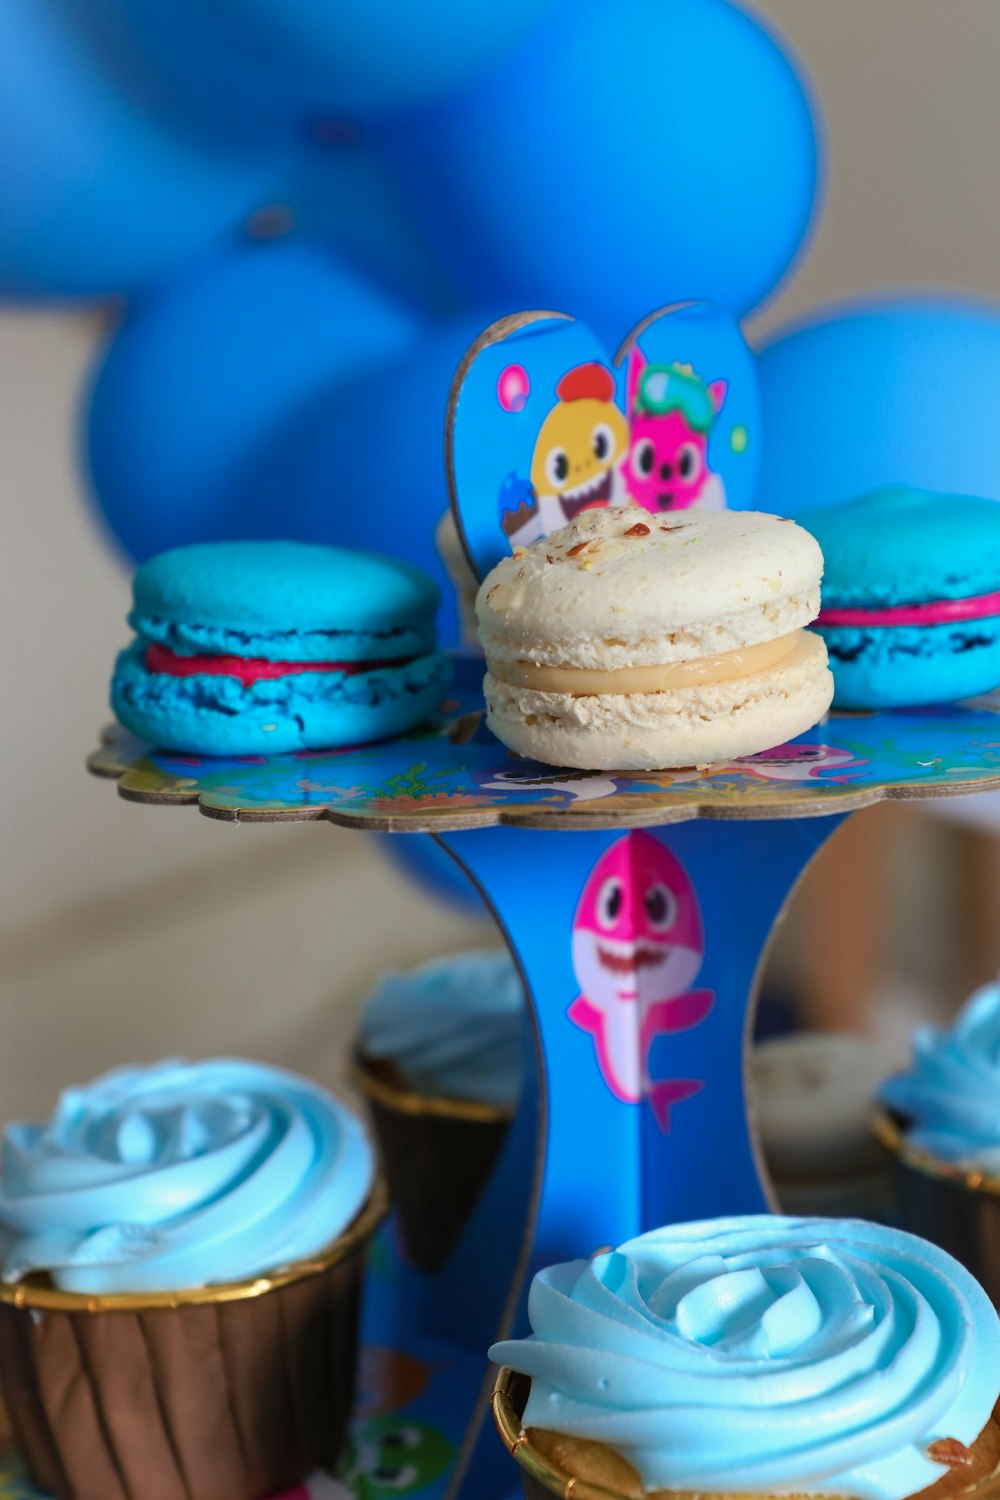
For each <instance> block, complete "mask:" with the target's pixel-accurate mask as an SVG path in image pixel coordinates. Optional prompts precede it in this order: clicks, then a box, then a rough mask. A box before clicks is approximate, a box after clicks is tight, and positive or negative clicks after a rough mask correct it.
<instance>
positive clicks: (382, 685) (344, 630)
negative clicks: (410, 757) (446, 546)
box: [111, 542, 451, 755]
mask: <svg viewBox="0 0 1000 1500" xmlns="http://www.w3.org/2000/svg"><path fill="white" fill-rule="evenodd" d="M133 597H134V607H133V609H132V612H131V613H130V615H129V624H130V625H131V626H132V629H133V630H134V631H135V634H136V639H135V641H134V642H133V644H132V645H131V646H129V647H127V648H126V649H125V650H124V651H123V652H121V654H120V655H119V657H118V660H117V662H116V664H115V671H114V677H113V679H112V683H111V706H112V708H113V709H114V711H115V714H116V715H117V717H118V719H119V720H120V721H121V723H122V724H124V725H125V727H126V728H127V729H130V730H132V732H133V733H134V734H137V735H139V736H140V738H142V739H145V740H149V741H151V742H152V743H153V744H155V745H161V746H164V747H168V748H170V749H173V750H185V751H189V752H191V753H193V754H197V755H260V754H266V755H270V754H278V753H281V752H284V751H290V750H321V749H327V748H335V747H337V746H341V745H354V744H365V743H369V742H371V741H372V740H380V739H386V738H389V737H390V736H392V735H397V734H402V733H403V732H404V731H406V730H408V729H412V728H413V727H414V726H415V725H417V724H419V723H420V722H421V720H423V719H425V718H426V717H427V716H428V715H429V714H431V713H433V711H434V710H435V708H436V707H437V705H438V704H439V703H440V701H441V698H442V697H443V696H444V694H445V693H446V691H447V689H448V685H449V682H450V679H451V662H450V660H449V658H448V657H447V656H445V655H444V654H443V653H442V652H440V651H438V650H437V648H436V638H435V632H434V615H435V611H436V609H437V606H438V602H439V595H438V590H437V587H436V585H435V584H434V582H433V580H432V579H430V578H429V577H428V576H427V575H426V574H425V573H423V572H421V570H420V569H419V568H416V567H414V566H413V565H412V564H410V563H407V562H402V561H400V560H398V559H396V558H390V557H382V556H379V555H377V554H376V553H372V552H349V551H346V550H344V549H342V548H339V547H319V546H311V545H308V544H306V543H303V542H208V543H204V544H202V545H198V546H193V547H178V548H177V549H175V550H174V551H172V552H164V553H161V554H160V556H158V557H154V558H151V559H150V561H149V562H147V563H144V564H143V565H142V567H140V568H139V570H138V572H137V573H136V576H135V582H134V586H133Z"/></svg>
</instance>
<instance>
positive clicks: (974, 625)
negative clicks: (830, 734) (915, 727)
mask: <svg viewBox="0 0 1000 1500" xmlns="http://www.w3.org/2000/svg"><path fill="white" fill-rule="evenodd" d="M815 628H816V629H817V630H818V633H819V634H820V635H822V636H823V638H824V640H825V641H826V644H827V649H828V651H829V653H830V667H831V670H832V672H833V677H834V683H835V685H836V686H835V691H834V700H833V701H834V706H835V707H837V708H917V707H920V706H922V705H924V704H933V703H955V702H958V701H959V700H960V699H962V698H975V697H977V696H978V695H979V694H980V693H988V692H992V690H993V689H994V688H996V687H998V686H1000V617H995V616H993V617H990V618H988V619H983V620H969V621H966V622H963V623H961V624H947V625H919V626H918V625H883V626H871V627H869V628H862V627H860V626H854V625H852V626H845V625H836V626H834V625H828V626H819V627H815Z"/></svg>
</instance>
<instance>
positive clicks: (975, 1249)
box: [875, 1112, 1000, 1308]
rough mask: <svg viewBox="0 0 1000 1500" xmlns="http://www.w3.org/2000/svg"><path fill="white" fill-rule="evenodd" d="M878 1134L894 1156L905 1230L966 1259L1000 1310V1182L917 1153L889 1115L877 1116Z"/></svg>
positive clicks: (895, 1180) (894, 1179) (897, 1200)
mask: <svg viewBox="0 0 1000 1500" xmlns="http://www.w3.org/2000/svg"><path fill="white" fill-rule="evenodd" d="M875 1133H876V1135H877V1136H878V1138H879V1140H880V1141H881V1142H882V1144H883V1145H884V1146H885V1147H886V1149H887V1150H888V1151H889V1152H890V1153H891V1156H892V1163H893V1186H894V1189H895V1199H896V1207H897V1210H898V1213H899V1219H900V1223H901V1225H902V1227H903V1228H904V1229H909V1230H910V1231H911V1232H912V1233H914V1234H919V1235H922V1236H923V1238H924V1239H926V1240H930V1241H931V1242H932V1244H935V1245H940V1246H941V1249H942V1250H947V1251H948V1253H949V1254H950V1255H953V1256H954V1257H955V1259H956V1260H958V1261H961V1263H962V1265H963V1266H965V1267H967V1269H968V1270H970V1271H971V1272H972V1274H973V1276H975V1278H976V1280H977V1281H979V1282H980V1284H981V1285H982V1286H983V1287H984V1288H985V1290H986V1291H987V1292H988V1293H989V1295H990V1297H991V1298H992V1299H993V1303H994V1305H995V1306H996V1307H997V1308H1000V1181H997V1180H996V1179H991V1178H985V1177H984V1176H983V1173H982V1172H977V1171H974V1170H972V1171H969V1170H963V1169H962V1168H960V1167H952V1166H949V1165H947V1164H946V1163H942V1162H937V1161H935V1160H934V1159H933V1158H932V1157H929V1156H927V1155H926V1154H924V1153H922V1152H919V1151H914V1150H912V1149H911V1148H909V1147H908V1146H907V1141H906V1135H905V1132H904V1129H903V1128H902V1122H900V1121H898V1120H896V1119H894V1118H893V1117H892V1116H891V1115H889V1114H886V1113H883V1112H880V1113H879V1114H878V1115H877V1116H876V1118H875Z"/></svg>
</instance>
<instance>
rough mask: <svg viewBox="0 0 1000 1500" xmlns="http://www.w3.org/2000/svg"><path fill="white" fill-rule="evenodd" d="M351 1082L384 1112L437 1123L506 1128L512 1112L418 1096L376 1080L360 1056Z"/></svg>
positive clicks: (390, 1082) (400, 1086)
mask: <svg viewBox="0 0 1000 1500" xmlns="http://www.w3.org/2000/svg"><path fill="white" fill-rule="evenodd" d="M350 1082H351V1084H352V1085H353V1087H354V1088H355V1089H356V1090H357V1091H358V1093H359V1094H363V1095H364V1096H365V1098H366V1099H369V1100H371V1101H372V1102H374V1103H377V1104H381V1105H382V1106H383V1107H384V1108H385V1109H394V1110H396V1111H397V1112H398V1113H399V1114H404V1115H414V1116H419V1115H425V1116H429V1117H431V1118H432V1119H437V1120H458V1121H460V1122H461V1123H462V1124H464V1125H507V1124H509V1123H510V1121H511V1120H512V1119H513V1117H514V1111H513V1110H512V1109H502V1108H500V1106H499V1105H496V1104H483V1103H482V1102H481V1101H480V1100H476V1099H448V1098H445V1097H444V1096H443V1095H438V1094H418V1093H417V1092H416V1091H415V1090H414V1089H411V1088H408V1087H407V1086H406V1085H405V1084H403V1083H399V1082H396V1081H395V1080H391V1079H388V1078H382V1077H379V1075H378V1074H377V1073H374V1072H373V1071H372V1068H371V1065H370V1064H369V1063H368V1062H367V1061H366V1060H365V1058H363V1057H362V1056H361V1055H360V1054H359V1053H355V1056H354V1060H353V1063H352V1065H351V1073H350Z"/></svg>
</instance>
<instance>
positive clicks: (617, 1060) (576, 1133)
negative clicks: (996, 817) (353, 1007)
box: [89, 659, 1000, 1500]
mask: <svg viewBox="0 0 1000 1500" xmlns="http://www.w3.org/2000/svg"><path fill="white" fill-rule="evenodd" d="M481 672H482V667H481V664H480V663H478V662H476V661H474V660H471V659H461V660H459V661H458V662H457V672H456V689H455V693H454V697H453V699H452V700H451V701H450V702H449V703H448V704H447V705H446V706H445V709H444V712H443V714H442V717H441V719H440V721H439V723H438V724H436V725H434V726H431V727H430V728H425V729H423V730H421V731H418V732H415V733H413V734H411V735H408V736H406V737H404V738H402V739H399V740H395V741H392V742H389V743H386V744H382V745H377V746H368V747H365V748H361V749H352V750H344V751H339V752H322V753H316V752H303V753H300V754H292V755H284V756H276V757H273V758H270V759H267V758H260V757H247V758H234V759H227V760H209V759H205V758H201V757H194V756H183V755H178V754H174V753H169V752H164V751H160V750H155V749H150V748H149V747H148V746H144V745H141V744H139V743H137V742H136V741H134V740H131V739H129V738H128V737H127V736H125V735H124V734H123V733H122V732H121V731H118V730H113V731H111V732H109V734H108V735H107V736H106V738H105V741H104V744H103V745H102V747H101V748H100V749H99V750H98V751H97V752H96V753H95V754H94V755H93V756H92V757H91V759H90V762H89V765H90V769H91V770H92V771H94V772H95V773H96V774H97V775H101V776H107V777H111V778H114V779H115V780H116V781H117V784H118V789H119V792H120V793H121V795H122V796H124V797H126V798H128V799H130V800H132V801H137V802H151V803H163V804H168V805H172V804H185V803H195V804H197V805H198V806H199V808H200V810H201V811H202V812H203V813H206V814H207V815H208V816H209V817H213V818H220V819H228V820H230V821H232V822H237V823H238V822H248V821H251V820H254V821H284V820H302V819H327V820H329V821H331V822H334V823H340V824H343V825H346V826H348V827H357V828H367V829H370V830H377V831H387V832H393V833H432V834H433V835H434V836H435V838H436V839H437V841H438V843H439V844H440V845H441V846H442V847H443V848H445V849H447V851H448V852H449V853H450V854H451V856H452V857H453V858H454V859H455V860H456V861H457V863H458V864H459V865H460V866H461V867H462V868H463V870H464V871H465V872H466V874H467V875H468V877H469V878H470V879H471V880H472V881H473V882H474V884H475V885H476V886H477V887H478V888H479V890H480V891H481V893H482V894H483V896H484V897H485V899H486V901H487V902H488V904H489V905H490V907H491V908H492V910H493V913H494V915H495V917H496V920H497V922H498V924H499V926H500V928H501V930H502V931H503V933H504V935H505V937H506V940H507V943H508V945H509V947H510V949H511V952H512V953H513V954H514V956H515V958H516V960H517V962H518V964H519V966H520V969H521V972H522V974H523V976H524V979H525V985H526V989H527V992H528V996H529V1007H528V1017H529V1020H528V1024H526V1028H525V1052H526V1061H525V1073H526V1084H525V1087H524V1090H523V1093H522V1101H521V1105H520V1108H519V1110H518V1113H517V1115H516V1118H515V1120H514V1123H513V1126H512V1128H511V1131H510V1133H509V1135H508V1138H507V1142H506V1145H505V1147H504V1149H503V1151H502V1152H501V1156H500V1160H499V1163H498V1166H497V1168H496V1170H495V1172H494V1175H493V1177H492V1179H491V1181H490V1183H489V1185H488V1187H487V1189H486V1191H485V1192H484V1194H483V1196H482V1198H481V1199H480V1202H479V1204H478V1206H477V1208H476V1211H475V1214H474V1216H473V1219H472V1221H471V1223H470V1226H469V1228H468V1230H467V1232H466V1233H465V1235H464V1236H463V1238H462V1241H461V1242H460V1244H459V1246H458V1247H457V1249H456V1251H455V1252H454V1254H453V1256H452V1258H451V1261H450V1262H449V1264H448V1265H447V1266H446V1267H445V1268H444V1270H443V1271H442V1272H441V1273H440V1274H439V1275H438V1276H437V1277H435V1278H429V1279H427V1282H426V1284H423V1283H421V1295H420V1296H419V1297H415V1296H414V1295H412V1294H408V1295H407V1296H406V1297H405V1298H404V1299H403V1303H402V1304H400V1303H399V1302H398V1301H397V1302H393V1299H392V1298H391V1297H390V1295H389V1291H388V1290H386V1291H385V1292H380V1291H379V1289H378V1287H377V1285H375V1288H374V1290H373V1292H372V1298H371V1299H370V1309H369V1312H368V1314H367V1318H368V1321H367V1323H366V1330H365V1336H366V1339H367V1340H368V1341H369V1342H371V1341H372V1339H374V1340H375V1341H376V1342H378V1343H380V1344H381V1345H385V1344H386V1343H389V1344H390V1345H392V1346H393V1347H396V1348H398V1349H401V1350H402V1351H403V1353H404V1355H409V1356H412V1357H413V1358H415V1359H417V1360H421V1359H422V1360H424V1361H425V1362H426V1359H427V1354H426V1352H425V1351H426V1349H427V1348H429V1347H435V1348H439V1349H444V1348H448V1349H453V1350H454V1351H455V1358H456V1359H457V1361H458V1366H457V1368H459V1369H460V1370H461V1371H463V1372H464V1373H463V1374H462V1377H461V1378H460V1379H459V1380H458V1385H459V1386H460V1388H461V1389H460V1393H458V1394H456V1386H455V1384H452V1383H451V1382H450V1380H449V1383H448V1397H447V1406H445V1405H443V1404H441V1402H436V1399H435V1396H434V1383H433V1382H432V1384H431V1388H430V1391H429V1393H428V1394H427V1395H426V1397H425V1401H426V1402H427V1403H429V1404H427V1405H425V1406H423V1407H421V1406H416V1407H410V1406H405V1407H404V1408H403V1409H402V1410H401V1411H400V1412H399V1413H398V1414H397V1415H398V1416H399V1417H400V1419H401V1420H403V1421H407V1420H410V1421H412V1422H416V1423H417V1425H418V1426H419V1425H420V1424H424V1425H427V1424H430V1425H431V1426H432V1427H433V1426H434V1425H435V1424H436V1425H437V1427H438V1428H439V1429H440V1430H442V1431H444V1432H445V1433H447V1434H448V1438H449V1441H450V1442H451V1443H452V1444H453V1445H454V1446H455V1449H456V1457H455V1459H454V1461H453V1462H451V1463H449V1466H448V1468H447V1470H446V1471H445V1472H442V1473H441V1475H440V1476H438V1477H437V1478H435V1479H433V1480H431V1481H430V1482H429V1483H428V1484H426V1485H423V1484H422V1485H421V1487H420V1488H419V1489H418V1490H415V1491H413V1493H414V1494H419V1495H420V1497H421V1500H498V1497H500V1496H501V1495H505V1494H506V1493H508V1492H509V1490H510V1488H511V1485H512V1483H513V1476H511V1475H510V1474H509V1473H506V1472H504V1470H505V1466H504V1464H503V1462H502V1459H501V1450H500V1448H499V1444H498V1440H497V1438H496V1436H495V1434H493V1433H492V1431H489V1430H488V1423H487V1422H486V1421H484V1418H485V1414H486V1411H487V1397H488V1393H489V1371H488V1368H487V1366H486V1362H485V1360H484V1358H483V1352H484V1351H485V1348H486V1346H487V1345H488V1344H489V1343H490V1342H491V1340H493V1339H494V1338H497V1337H502V1336H504V1335H505V1334H506V1333H508V1332H509V1331H511V1330H514V1331H523V1330H524V1329H525V1328H526V1322H525V1304H526V1293H527V1287H528V1284H529V1282H530V1278H531V1275H532V1274H533V1273H534V1271H535V1270H537V1269H538V1268H539V1267H540V1266H541V1265H544V1264H546V1263H551V1262H552V1261H553V1260H561V1259H567V1258H574V1257H578V1256H581V1255H584V1256H585V1255H589V1254H591V1253H592V1252H593V1251H594V1250H596V1249H598V1248H599V1247H601V1246H604V1245H607V1244H611V1243H620V1242H621V1241H622V1240H625V1239H627V1238H629V1237H630V1236H632V1235H634V1234H638V1233H640V1232H642V1231H643V1230H644V1229H648V1228H651V1227H653V1226H655V1225H658V1224H663V1223H667V1222H670V1221H671V1220H673V1221H677V1220H683V1219H693V1218H701V1217H709V1216H713V1215H715V1214H720V1213H741V1212H752V1211H759V1210H760V1209H762V1208H766V1207H767V1205H768V1203H769V1192H768V1188H767V1185H766V1182H765V1180H764V1176H763V1173H762V1171H761V1169H760V1165H759V1162H758V1156H757V1151H756V1146H755V1141H754V1138H753V1130H752V1126H751V1123H750V1121H749V1119H748V1112H747V1104H746V1095H745V1061H746V1050H747V1040H748V1037H749V1034H750V1029H751V1021H752V1013H753V1009H754V1004H755V996H756V987H757V979H758V975H759V972H760V968H761V964H762V960H763V956H764V954H765V952H766V949H767V944H768V942H769V939H770V935H771V933H772V931H773V929H774V925H775V922H776V920H777V919H778V917H779V916H780V913H781V911H782V909H783V907H784V904H785V902H786V900H787V897H788V894H789V892H790V891H791V889H792V888H793V886H794V885H795V883H796V881H797V880H798V878H799V877H800V875H801V873H802V872H803V870H804V869H805V867H806V865H807V864H808V862H809V860H810V859H811V858H812V856H813V854H814V853H815V852H816V850H817V849H818V848H819V846H820V845H821V844H822V843H823V842H824V840H825V839H826V838H827V837H828V836H829V835H830V834H831V833H832V832H833V831H834V830H835V829H836V828H837V827H838V826H839V824H840V823H841V822H842V820H843V818H844V817H845V816H846V815H847V814H848V813H850V812H853V811H854V810H856V809H858V808H863V807H866V806H868V805H870V804H872V803H875V802H878V801H881V800H883V799H885V798H922V797H943V796H955V795H960V794H967V793H972V792H977V791H990V790H994V789H996V788H998V787H1000V695H998V696H996V697H995V698H992V699H982V700H978V701H976V702H975V703H970V704H964V705H959V706H957V707H953V708H942V709H935V710H925V711H913V712H899V713H893V714H852V715H846V714H841V715H833V716H831V717H830V718H829V719H828V720H826V721H824V723H822V724H820V725H818V726H817V727H816V728H815V729H813V730H811V731H810V732H809V733H807V734H805V735H802V736H801V737H800V738H799V739H798V740H796V741H794V742H792V743H791V744H788V745H784V746H781V747H780V748H779V749H777V750H773V751H769V752H766V753H764V754H762V755H755V756H750V757H747V758H746V759H744V760H739V761H734V762H731V763H729V764H725V765H713V766H709V767H704V768H701V769H690V770H685V771H666V772H660V773H649V772H643V773H630V774H616V773H613V772H612V773H593V774H592V773H577V772H571V771H565V770H559V769H554V768H552V767H546V766H542V765H538V764H533V763H531V762H526V761H524V760H521V759H519V758H518V757H515V756H512V755H511V754H509V753H508V752H507V751H505V750H504V748H503V746H502V745H500V744H499V743H498V742H497V741H496V739H494V737H493V736H492V735H491V734H490V733H489V732H488V730H487V729H486V726H485V719H484V713H483V704H482V698H481V693H480V678H481ZM498 825H499V826H498ZM567 830H575V832H576V836H575V837H574V838H568V839H567V838H558V837H556V836H555V835H556V833H557V832H560V831H567ZM385 1245H386V1247H387V1251H388V1250H389V1249H390V1248H391V1247H392V1246H393V1245H394V1239H393V1235H392V1232H391V1226H390V1231H389V1233H388V1235H387V1237H386V1239H385ZM411 1274H412V1273H410V1272H408V1271H407V1270H406V1268H404V1267H400V1268H399V1270H398V1272H397V1273H396V1281H395V1282H394V1280H393V1277H391V1276H390V1277H388V1278H387V1279H386V1285H387V1288H390V1289H391V1286H392V1285H393V1284H399V1281H398V1278H399V1277H402V1278H403V1283H402V1284H407V1283H406V1278H407V1277H409V1276H410V1275H411ZM404 1305H405V1308H406V1309H407V1311H406V1313H405V1315H401V1316H400V1318H399V1319H398V1320H396V1321H394V1320H393V1317H392V1316H391V1315H390V1313H389V1312H388V1309H390V1308H391V1307H392V1306H397V1307H400V1306H404ZM415 1307H418V1308H419V1316H418V1317H417V1318H416V1321H414V1315H413V1310H414V1308H415ZM387 1320H388V1321H387ZM392 1329H396V1330H397V1331H396V1332H395V1333H393V1332H391V1330H392ZM428 1341H430V1342H428ZM445 1363H446V1364H447V1361H446V1362H445ZM444 1367H445V1366H442V1367H441V1368H444ZM443 1400H444V1397H443V1395H442V1402H443ZM456 1402H457V1403H458V1405H457V1406H456ZM459 1417H460V1419H461V1421H460V1425H461V1426H462V1429H463V1431H464V1437H463V1438H462V1440H461V1442H458V1441H457V1440H456V1438H455V1422H456V1419H457V1418H459ZM414 1431H416V1428H414ZM368 1447H369V1448H370V1444H368ZM358 1451H359V1452H360V1451H367V1449H366V1443H365V1438H364V1428H363V1426H362V1427H361V1428H359V1435H358ZM366 1485H367V1487H366ZM347 1493H348V1494H351V1495H355V1496H357V1497H358V1500H378V1497H379V1496H380V1495H382V1494H383V1493H385V1494H386V1495H388V1494H389V1493H392V1494H393V1495H395V1494H397V1493H399V1491H398V1489H394V1490H392V1491H391V1492H390V1491H388V1490H386V1491H384V1492H383V1491H381V1490H379V1489H378V1488H373V1487H372V1485H371V1483H370V1482H367V1481H363V1480H362V1479H358V1480H357V1482H356V1483H355V1484H354V1486H353V1488H349V1489H348V1490H347ZM403 1493H406V1491H403Z"/></svg>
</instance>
